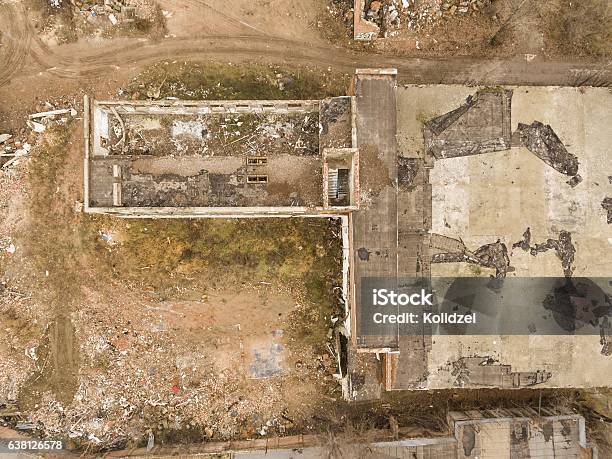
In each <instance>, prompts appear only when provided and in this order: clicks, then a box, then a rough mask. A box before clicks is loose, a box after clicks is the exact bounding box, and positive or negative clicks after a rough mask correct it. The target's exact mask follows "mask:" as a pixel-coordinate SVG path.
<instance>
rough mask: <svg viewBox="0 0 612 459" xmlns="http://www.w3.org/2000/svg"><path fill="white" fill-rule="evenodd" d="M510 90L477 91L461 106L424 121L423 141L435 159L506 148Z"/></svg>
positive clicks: (509, 124) (509, 129)
mask: <svg viewBox="0 0 612 459" xmlns="http://www.w3.org/2000/svg"><path fill="white" fill-rule="evenodd" d="M511 105H512V90H508V89H499V90H498V89H494V90H485V91H479V92H477V93H476V94H475V95H473V96H469V97H468V98H467V100H466V101H465V103H464V104H463V105H461V106H460V107H458V108H456V109H454V110H452V111H450V112H448V113H446V114H444V115H441V116H438V117H436V118H433V119H432V120H430V121H428V122H427V123H425V128H424V130H423V133H424V137H425V145H426V146H427V149H428V150H429V152H430V153H431V154H432V155H433V156H434V157H435V158H436V159H443V158H454V157H457V156H469V155H477V154H479V153H489V152H492V151H502V150H508V149H509V148H510V144H511V141H512V136H511V133H512V132H511Z"/></svg>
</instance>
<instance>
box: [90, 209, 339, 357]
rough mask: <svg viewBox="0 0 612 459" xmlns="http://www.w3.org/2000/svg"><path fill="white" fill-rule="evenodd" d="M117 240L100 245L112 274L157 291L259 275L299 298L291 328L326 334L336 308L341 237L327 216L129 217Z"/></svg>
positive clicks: (188, 291) (195, 293)
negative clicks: (108, 245)
mask: <svg viewBox="0 0 612 459" xmlns="http://www.w3.org/2000/svg"><path fill="white" fill-rule="evenodd" d="M121 223H122V225H124V226H123V228H122V229H119V230H118V234H117V239H119V240H120V241H121V242H120V243H118V244H117V245H116V246H115V247H113V248H112V249H111V250H101V251H100V254H102V256H103V257H105V262H104V265H105V266H108V267H109V268H110V269H111V272H112V276H114V278H115V279H116V280H118V281H121V282H125V283H127V284H128V285H131V286H132V287H133V288H137V289H139V290H145V291H150V292H154V293H155V294H156V295H158V296H159V298H160V299H163V300H166V299H200V298H202V297H204V296H205V295H206V293H207V291H208V290H209V289H210V288H215V287H222V286H227V285H231V286H239V285H241V284H247V283H248V284H257V283H261V282H265V283H270V284H273V285H275V286H277V287H279V288H289V289H291V290H292V291H294V292H295V294H297V295H298V296H299V297H301V299H302V301H301V302H302V303H303V307H302V308H299V309H298V310H297V311H296V312H295V319H296V321H295V322H296V323H295V326H294V327H293V332H294V336H296V337H299V338H300V339H303V340H305V341H306V342H307V344H312V345H315V346H317V345H323V344H324V343H325V341H326V333H327V328H328V326H329V317H330V316H331V315H332V314H335V313H337V312H339V311H338V307H339V302H338V298H337V295H336V294H335V293H334V291H335V288H337V287H341V282H342V281H341V272H342V265H341V262H342V261H341V253H342V244H341V240H340V238H339V237H337V235H338V234H339V232H340V228H339V222H338V221H337V220H328V219H302V218H296V219H246V220H219V219H176V220H170V219H168V220H167V219H158V220H148V219H147V220H132V221H128V222H125V223H123V221H121Z"/></svg>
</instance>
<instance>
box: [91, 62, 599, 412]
mask: <svg viewBox="0 0 612 459" xmlns="http://www.w3.org/2000/svg"><path fill="white" fill-rule="evenodd" d="M396 80H397V71H396V70H394V69H360V70H357V71H356V74H355V76H354V79H353V82H352V85H351V88H350V90H349V95H347V96H341V97H333V98H329V99H325V100H302V101H296V100H284V101H281V100H270V101H253V100H250V101H179V100H152V101H97V100H93V101H90V100H89V99H88V98H86V100H85V113H86V116H85V206H84V208H85V211H86V212H90V213H104V214H109V215H115V216H119V217H130V218H136V217H147V218H179V217H189V218H200V217H223V218H249V217H328V218H330V217H331V218H340V219H341V220H342V228H343V231H342V238H343V247H344V249H343V252H344V253H343V292H344V303H345V305H344V306H345V320H344V323H343V324H342V325H341V326H340V327H339V329H338V330H337V331H339V332H338V333H337V337H338V339H337V342H338V347H339V348H340V349H343V352H339V353H338V355H339V361H338V365H339V368H340V370H341V379H342V386H343V390H344V395H345V397H346V398H347V399H349V400H366V399H373V398H378V397H380V395H381V391H382V390H406V389H428V388H453V387H497V388H509V389H510V388H520V387H532V386H536V385H538V386H546V385H547V384H551V385H552V386H553V387H556V386H558V385H559V384H560V383H559V379H557V380H554V382H551V381H553V380H552V379H551V378H553V377H554V376H555V371H556V372H557V373H558V372H563V371H565V370H564V369H563V368H560V369H555V368H552V367H546V366H545V363H544V362H546V361H547V360H546V359H547V355H548V351H547V350H546V349H547V348H546V346H553V347H554V346H555V341H554V340H545V342H544V341H542V342H535V341H533V340H532V341H529V342H530V343H532V342H533V343H532V344H533V345H534V346H535V347H534V348H533V349H534V351H533V352H534V355H533V356H531V357H530V359H529V360H528V361H525V360H521V359H520V358H518V357H517V362H518V363H517V365H516V366H517V368H515V364H514V363H513V362H508V361H505V360H500V359H492V358H491V357H490V354H489V351H490V349H487V348H486V346H487V344H478V343H476V342H475V343H476V344H474V345H473V347H472V345H471V344H470V342H468V341H466V340H465V337H453V338H452V339H451V338H449V337H445V338H449V339H448V340H447V341H444V340H441V339H439V337H435V336H432V333H431V330H429V329H428V328H427V327H426V326H422V329H420V330H418V333H414V334H411V335H408V336H406V335H401V334H400V333H399V331H398V329H397V324H395V325H393V324H388V329H387V330H385V333H381V334H379V335H361V334H359V330H360V328H359V320H360V318H359V311H360V295H359V292H360V291H361V290H360V289H361V284H362V282H363V280H364V279H367V278H395V279H400V278H428V277H430V276H431V270H432V263H436V264H441V263H442V264H443V263H456V262H467V263H470V264H473V265H479V266H482V267H485V268H489V269H491V270H494V271H495V276H496V277H499V278H503V277H505V276H506V275H507V273H510V272H512V271H513V267H512V266H511V264H510V259H509V257H508V247H507V246H506V244H505V243H504V242H503V241H501V240H499V239H497V240H495V239H493V240H491V241H490V242H489V243H486V244H483V245H481V246H480V247H466V244H465V243H464V242H463V241H462V240H460V239H458V238H454V237H449V236H445V235H441V234H436V233H433V232H432V185H431V183H430V180H429V177H430V171H431V170H432V168H433V167H434V164H435V163H436V162H439V161H442V162H443V161H446V160H447V159H448V160H452V159H453V158H460V157H469V156H474V155H480V154H485V153H493V152H504V151H509V150H510V149H511V148H521V147H522V148H525V149H526V150H528V151H530V152H531V153H533V155H535V156H537V157H538V158H539V159H541V160H542V161H543V162H544V163H545V164H546V167H550V168H552V169H554V171H556V172H554V173H561V174H565V175H568V176H571V177H576V176H577V174H578V170H579V168H580V165H579V162H578V157H577V156H575V155H574V154H572V153H570V152H569V151H568V150H567V148H566V147H565V146H564V144H563V143H562V141H561V140H560V139H559V137H558V134H556V133H555V132H554V131H553V128H551V127H550V126H548V125H545V124H543V123H542V122H540V121H538V120H534V121H533V124H531V125H525V124H519V125H518V129H517V130H515V131H514V133H513V131H512V124H511V119H512V102H513V100H512V98H513V90H512V89H504V88H491V89H487V88H485V89H482V90H479V91H476V92H475V93H473V94H472V95H471V96H469V97H468V98H467V100H465V102H464V103H463V104H462V105H460V106H459V107H456V108H453V109H451V110H450V111H448V112H447V113H445V114H442V115H440V116H436V117H431V118H429V119H428V120H427V121H422V132H421V134H422V137H421V139H420V140H419V142H421V143H420V145H421V148H420V149H419V150H418V151H416V150H415V151H412V150H411V151H404V150H403V149H402V148H400V145H399V143H398V132H399V131H401V130H402V129H403V127H402V126H401V125H400V124H398V110H400V109H401V110H405V109H406V108H405V107H404V105H402V107H398V86H397V81H396ZM402 103H403V102H402ZM417 116H418V114H415V115H414V118H416V117H417ZM415 141H416V140H415ZM528 236H529V234H528V233H526V235H525V240H523V241H519V242H518V243H517V244H515V248H522V249H523V250H525V251H531V252H532V255H534V256H535V254H537V253H539V252H543V251H547V250H549V249H552V250H553V251H554V252H555V253H556V254H557V256H558V257H559V258H560V259H561V260H562V262H563V269H564V271H565V273H566V275H568V276H571V275H572V266H571V265H572V262H573V259H574V258H573V257H574V252H575V248H574V246H573V245H572V239H571V235H569V233H562V234H561V236H560V238H559V240H554V239H549V240H548V241H547V242H546V243H545V244H537V245H535V246H533V247H532V246H531V242H530V239H529V238H528ZM529 237H530V236H529ZM339 323H341V321H339ZM564 338H565V337H562V338H557V339H558V340H561V339H564ZM582 338H584V339H587V338H588V339H590V338H591V337H582ZM529 339H530V337H520V336H515V337H512V340H511V339H510V338H508V339H502V340H501V342H502V343H506V344H507V346H514V345H516V346H519V347H520V346H521V345H522V346H524V345H526V343H527V340H529ZM521 340H522V341H521ZM598 340H599V337H597V341H598ZM558 342H562V341H558ZM585 342H586V341H585ZM493 343H495V341H493ZM521 343H522V344H521ZM588 343H589V344H588V345H585V346H587V347H588V346H591V344H592V343H591V341H588ZM479 346H480V347H479ZM537 346H543V347H542V348H541V350H540V351H539V353H538V352H536V350H535V349H536V347H537ZM591 347H592V348H593V354H592V358H593V359H605V358H606V356H603V355H601V353H599V350H598V349H596V346H591ZM538 349H539V348H538ZM589 349H590V347H589ZM440 353H443V355H438V354H440ZM434 355H435V359H434V358H433V357H434ZM576 359H577V360H581V359H580V358H579V357H576ZM597 364H601V365H607V366H609V365H610V359H608V360H600V361H598V362H593V366H592V367H590V370H587V369H585V368H582V367H580V368H579V369H578V368H577V369H576V371H578V372H580V373H581V374H582V373H584V372H589V371H590V373H588V374H589V375H591V376H593V377H594V378H595V379H596V376H597V375H599V374H601V373H602V370H601V368H598V367H597ZM567 365H568V366H571V365H577V363H576V362H575V361H573V360H571V361H568V363H567ZM568 368H569V367H568ZM571 368H572V369H574V368H573V367H571ZM603 373H604V374H605V371H603ZM565 384H566V385H565V387H577V386H581V385H583V384H586V383H585V382H584V380H580V381H578V382H575V381H573V380H572V378H569V377H568V378H567V381H566V382H565ZM594 384H596V383H594Z"/></svg>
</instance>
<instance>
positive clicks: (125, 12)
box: [71, 0, 156, 25]
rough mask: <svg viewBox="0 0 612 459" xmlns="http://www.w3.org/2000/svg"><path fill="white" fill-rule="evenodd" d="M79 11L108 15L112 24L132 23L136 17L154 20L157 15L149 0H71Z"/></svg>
mask: <svg viewBox="0 0 612 459" xmlns="http://www.w3.org/2000/svg"><path fill="white" fill-rule="evenodd" d="M71 3H72V5H73V6H74V8H75V9H76V11H77V12H80V13H85V14H87V15H88V17H90V18H98V17H106V18H108V20H109V21H110V22H111V24H112V25H117V24H118V23H131V22H134V21H135V20H136V19H138V18H140V19H145V20H153V19H154V18H155V15H156V11H155V7H154V5H153V3H152V2H150V1H147V0H71Z"/></svg>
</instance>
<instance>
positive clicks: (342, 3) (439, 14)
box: [323, 0, 612, 59]
mask: <svg viewBox="0 0 612 459" xmlns="http://www.w3.org/2000/svg"><path fill="white" fill-rule="evenodd" d="M366 3H367V2H366ZM381 3H382V4H383V5H391V4H392V3H395V4H396V5H399V4H401V2H397V1H396V2H393V0H385V1H383V2H381ZM411 3H412V5H413V6H412V7H410V9H409V10H407V11H410V12H412V11H414V12H415V16H414V18H411V17H410V16H409V15H408V12H406V13H400V18H402V19H403V22H400V24H399V26H397V27H393V28H392V29H390V31H389V32H388V33H387V37H386V38H384V39H379V40H375V41H374V42H372V43H370V44H361V45H360V44H356V43H355V42H353V41H352V40H351V38H352V33H353V32H352V27H353V24H352V23H353V17H352V14H351V12H352V8H353V2H352V1H351V0H330V8H329V11H330V14H329V15H328V17H326V18H324V19H323V20H324V21H325V22H324V23H325V27H324V31H323V33H324V35H326V36H327V37H328V39H330V40H331V41H334V42H340V43H344V45H345V46H350V47H358V48H362V49H363V48H365V49H369V50H371V51H376V52H382V53H389V54H394V55H410V56H422V57H439V56H482V57H511V56H522V55H524V54H530V55H534V56H535V57H538V56H539V57H541V58H542V57H543V58H561V57H571V58H576V57H580V58H588V59H597V58H609V57H610V56H612V45H611V43H612V40H611V37H612V5H611V4H610V2H607V1H602V0H588V1H582V2H571V1H568V0H554V1H523V0H493V1H491V2H488V1H486V2H485V1H480V2H478V3H479V4H481V5H482V7H481V8H477V9H473V8H472V5H470V8H469V12H468V13H466V14H461V13H458V12H457V11H456V10H457V8H456V6H457V4H458V3H459V2H454V1H450V0H449V1H448V2H445V1H441V0H440V1H426V2H411ZM472 3H474V2H472ZM415 5H416V6H415ZM453 5H454V6H455V8H454V9H450V8H452V6H453ZM398 8H399V9H398V11H402V10H401V6H398ZM450 11H454V14H451V13H450ZM423 12H425V14H424V15H423V14H422V13H423ZM416 13H421V14H416Z"/></svg>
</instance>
